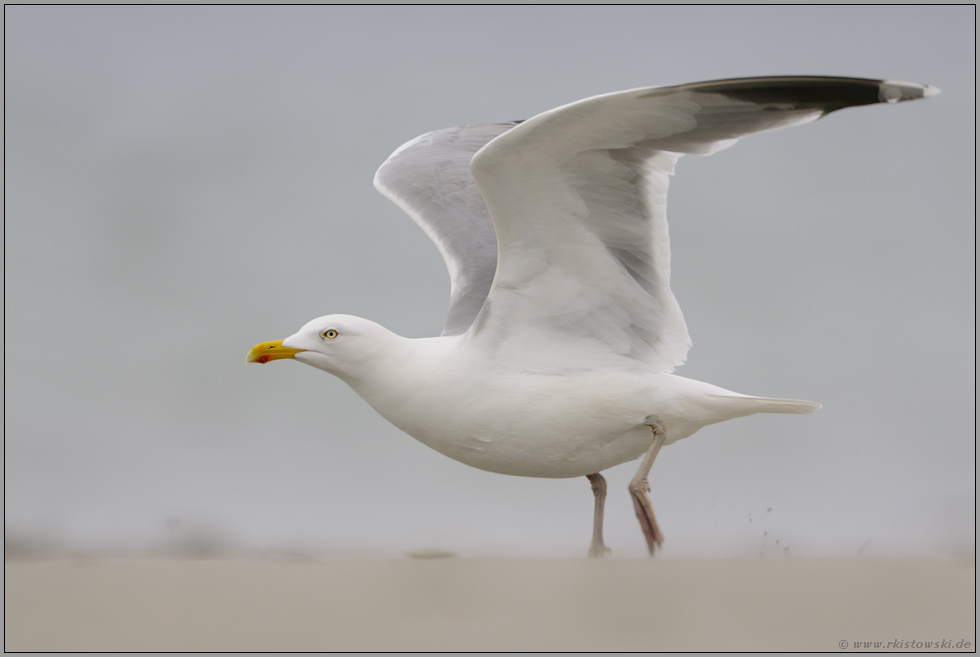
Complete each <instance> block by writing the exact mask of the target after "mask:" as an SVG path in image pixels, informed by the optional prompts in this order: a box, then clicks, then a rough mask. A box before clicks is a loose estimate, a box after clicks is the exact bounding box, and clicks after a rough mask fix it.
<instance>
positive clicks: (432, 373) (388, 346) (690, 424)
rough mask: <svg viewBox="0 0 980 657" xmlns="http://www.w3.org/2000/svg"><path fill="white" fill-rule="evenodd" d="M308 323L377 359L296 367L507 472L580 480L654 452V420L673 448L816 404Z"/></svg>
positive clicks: (348, 325) (361, 326)
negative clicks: (532, 367) (705, 431)
mask: <svg viewBox="0 0 980 657" xmlns="http://www.w3.org/2000/svg"><path fill="white" fill-rule="evenodd" d="M311 324H312V326H311V327H310V329H311V330H310V331H308V332H309V333H313V334H314V335H317V334H318V331H317V330H316V329H317V328H318V327H320V326H325V325H327V324H329V326H331V327H334V328H336V329H337V330H338V331H339V332H340V333H342V334H343V335H344V336H345V337H347V338H351V339H358V340H363V341H364V342H370V344H371V351H370V354H369V355H366V356H363V357H361V358H359V359H358V360H357V362H356V363H354V364H353V365H352V366H349V365H347V364H346V363H344V364H338V363H337V362H336V361H329V362H328V361H327V360H326V359H324V358H322V357H320V356H319V355H318V354H316V353H315V352H313V351H312V350H306V351H303V352H300V353H298V354H296V355H295V358H296V359H297V360H301V361H304V362H307V363H309V364H311V365H313V366H314V367H320V368H322V369H324V370H326V371H327V372H330V373H331V374H334V375H336V376H338V377H339V378H341V379H343V380H344V381H345V382H346V383H347V384H348V385H350V387H351V388H352V389H353V390H354V391H355V392H356V393H357V394H358V395H360V396H361V397H362V398H363V399H364V400H365V401H366V402H368V403H369V404H370V405H371V406H372V407H373V408H374V409H375V410H376V411H377V412H378V413H379V414H381V415H382V416H383V417H384V418H385V419H387V420H388V421H389V422H391V423H392V424H394V425H395V426H396V427H398V428H399V429H401V430H402V431H404V432H405V433H407V434H409V435H410V436H413V437H414V438H416V439H418V440H419V441H420V442H422V443H424V444H425V445H428V446H429V447H431V448H433V449H434V450H436V451H437V452H440V453H441V454H444V455H446V456H448V457H450V458H452V459H455V460H457V461H460V462H462V463H465V464H467V465H470V466H473V467H475V468H480V469H481V470H489V471H490V472H498V473H501V474H508V475H519V476H526V477H552V478H558V477H578V476H585V475H588V474H591V473H593V472H599V471H601V470H605V469H607V468H610V467H613V466H615V465H619V464H620V463H625V462H627V461H632V460H635V459H637V458H639V457H640V456H642V455H643V453H644V452H645V451H646V450H647V449H649V448H650V440H651V438H650V429H649V428H647V427H646V426H644V425H643V422H644V420H645V419H646V418H647V417H648V416H650V415H653V416H655V417H658V418H660V419H662V420H663V421H664V422H665V423H666V424H667V425H668V426H669V427H670V429H671V430H670V433H669V435H668V438H667V442H666V443H665V444H670V443H672V442H675V441H677V440H680V439H681V438H686V437H687V436H689V435H691V434H693V433H694V432H695V431H697V430H698V429H700V428H701V427H703V426H705V425H708V424H713V423H715V422H721V421H723V420H729V419H732V418H736V417H741V416H744V415H750V414H752V413H758V412H786V413H806V412H810V411H812V410H814V409H815V408H817V407H818V406H819V405H818V404H813V403H812V402H804V401H792V400H769V399H761V398H757V397H747V396H744V395H739V394H737V393H734V392H730V391H728V390H724V389H723V388H719V387H717V386H713V385H710V384H708V383H702V382H700V381H695V380H693V379H686V378H683V377H680V376H677V375H675V374H666V373H658V372H650V371H645V369H644V368H643V367H640V366H637V364H635V363H632V362H630V361H629V360H628V359H618V358H609V359H608V360H609V366H608V367H605V368H602V367H599V366H596V367H593V368H588V369H577V368H574V367H571V368H567V369H566V368H563V367H561V365H560V364H556V365H555V367H553V368H551V369H550V370H548V371H544V370H540V371H529V370H528V368H527V367H526V366H524V365H523V364H522V363H520V362H516V361H507V360H502V359H500V358H494V357H493V356H492V354H490V353H488V352H487V350H486V349H485V348H483V346H482V345H481V344H480V340H479V339H478V338H473V337H471V336H465V335H464V336H441V337H434V338H416V339H411V338H403V337H401V336H398V335H396V334H394V333H391V332H390V331H388V330H387V329H385V328H384V327H382V326H379V325H378V324H374V323H373V322H368V321H367V320H364V319H361V318H358V317H351V316H343V315H334V316H331V317H329V318H322V319H318V320H314V322H312V323H311ZM299 333H300V334H302V333H304V331H302V330H301V331H300V332H299ZM302 344H303V342H302V341H301V340H300V339H296V340H293V341H291V342H290V345H294V346H295V347H294V348H302ZM597 360H598V359H597ZM616 365H619V367H616ZM474 372H480V373H481V375H480V376H473V373H474Z"/></svg>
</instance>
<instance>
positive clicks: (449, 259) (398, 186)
mask: <svg viewBox="0 0 980 657" xmlns="http://www.w3.org/2000/svg"><path fill="white" fill-rule="evenodd" d="M515 125H517V123H498V124H492V125H475V126H463V127H460V128H448V129H445V130H436V131H435V132H430V133H428V134H424V135H422V136H421V137H418V138H417V139H413V140H412V141H410V142H408V143H407V144H405V145H404V146H402V147H401V148H399V149H398V150H396V151H395V152H394V153H392V154H391V157H389V158H388V159H387V160H386V161H385V163H384V164H382V165H381V168H380V169H378V173H377V174H375V176H374V186H375V187H376V188H377V189H378V191H380V192H381V193H382V194H384V195H385V196H387V197H388V198H389V199H391V200H392V201H394V202H395V204H396V205H398V207H400V208H401V209H402V210H404V211H405V212H406V213H407V214H408V216H410V217H411V218H412V219H413V220H414V221H415V223H417V224H418V225H419V227H421V228H422V230H424V231H425V233H426V234H427V235H428V236H429V238H430V239H431V240H432V241H433V242H435V245H436V247H438V249H439V252H440V253H441V254H442V257H443V259H444V260H445V261H446V268H447V269H449V280H450V283H451V284H452V291H451V292H450V298H449V313H448V316H447V317H446V324H445V326H444V327H443V330H442V334H443V335H459V334H461V333H464V332H465V331H466V330H467V329H468V328H469V327H470V325H471V324H472V323H473V320H474V319H475V318H476V316H477V313H479V312H480V308H481V307H482V306H483V302H484V300H485V299H486V298H487V293H488V292H489V291H490V285H491V283H492V282H493V274H494V271H495V270H496V268H497V238H496V236H495V234H494V230H493V222H492V221H491V220H490V213H489V211H488V210H487V206H486V203H484V201H483V195H482V194H480V190H479V188H478V187H477V186H476V182H475V181H474V180H473V176H472V174H471V173H470V160H471V159H472V158H473V155H474V154H475V153H476V152H477V151H478V150H480V149H481V148H482V147H483V146H484V145H485V144H486V143H487V142H489V141H490V140H491V139H493V138H495V137H497V136H499V135H501V134H503V133H505V132H507V131H508V130H510V129H511V128H513V127H514V126H515Z"/></svg>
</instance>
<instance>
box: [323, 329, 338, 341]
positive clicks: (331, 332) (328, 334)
mask: <svg viewBox="0 0 980 657" xmlns="http://www.w3.org/2000/svg"><path fill="white" fill-rule="evenodd" d="M320 335H322V336H323V337H325V338H326V339H327V340H334V339H336V338H337V336H338V335H340V333H337V329H327V330H326V331H324V332H323V333H321V334H320Z"/></svg>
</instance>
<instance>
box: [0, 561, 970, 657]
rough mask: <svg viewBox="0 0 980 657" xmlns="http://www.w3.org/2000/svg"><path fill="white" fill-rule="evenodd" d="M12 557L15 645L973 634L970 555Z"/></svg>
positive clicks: (614, 645) (678, 641)
mask: <svg viewBox="0 0 980 657" xmlns="http://www.w3.org/2000/svg"><path fill="white" fill-rule="evenodd" d="M4 569H5V575H6V579H5V585H4V600H5V612H4V613H5V619H6V625H5V637H4V647H5V649H6V650H8V651H28V650H31V651H106V650H116V651H146V650H160V651H162V650H229V651H230V650H293V651H298V650H302V651H307V650H326V651H341V650H344V651H356V650H372V651H374V650H410V651H423V650H452V651H457V650H458V651H466V650H563V651H649V650H817V651H839V650H840V648H839V644H840V642H841V641H847V642H848V643H849V647H848V648H847V650H850V651H854V647H853V643H854V642H856V641H861V642H863V641H880V642H885V643H887V642H889V641H895V640H901V641H942V640H951V641H952V642H953V645H955V644H956V642H958V641H961V640H966V641H970V642H971V643H970V648H969V649H970V650H971V651H972V650H973V647H974V646H975V645H976V638H975V631H976V630H975V627H976V625H975V618H976V616H975V611H976V607H975V600H976V598H975V582H976V580H975V572H976V571H975V566H974V561H973V559H972V558H969V559H946V560H936V559H933V560H925V559H922V560H909V559H895V560H870V559H864V560H805V559H758V560H741V561H739V560H716V561H710V560H705V561H695V560H661V559H651V560H626V559H620V560H616V559H610V560H606V561H601V562H597V561H589V560H586V559H581V560H544V559H455V558H443V559H425V560H422V559H403V560H381V559H378V560H367V559H335V560H325V561H292V562H283V561H232V560H227V561H221V560H210V561H209V560H200V561H191V560H185V561H178V560H174V561H163V560H159V561H153V560H132V561H123V560H119V561H98V560H88V561H86V560H74V561H67V560H63V561H8V562H6V564H5V568H4ZM883 648H884V644H882V647H881V649H883ZM845 651H846V650H845Z"/></svg>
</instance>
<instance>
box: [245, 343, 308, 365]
mask: <svg viewBox="0 0 980 657" xmlns="http://www.w3.org/2000/svg"><path fill="white" fill-rule="evenodd" d="M301 351H306V350H305V349H292V348H291V347H284V346H282V340H276V341H275V342H262V343H260V344H257V345H255V346H254V347H252V350H251V351H250V352H248V358H246V359H245V362H246V363H268V362H269V361H270V360H279V359H281V358H293V357H294V356H295V355H296V354H298V353H299V352H301Z"/></svg>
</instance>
